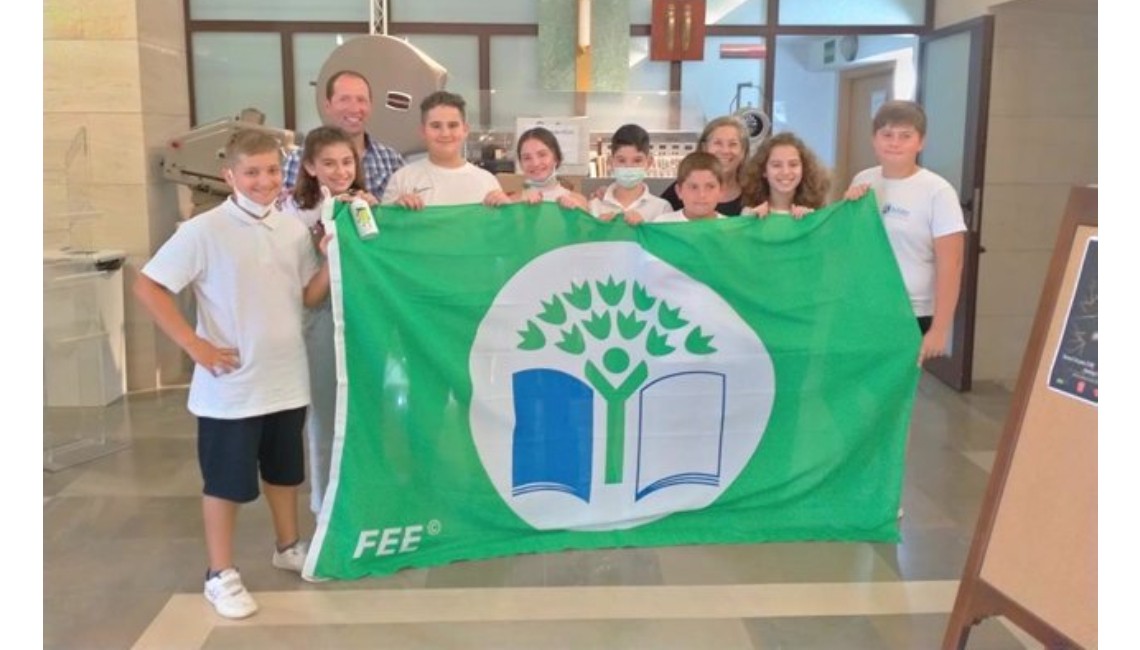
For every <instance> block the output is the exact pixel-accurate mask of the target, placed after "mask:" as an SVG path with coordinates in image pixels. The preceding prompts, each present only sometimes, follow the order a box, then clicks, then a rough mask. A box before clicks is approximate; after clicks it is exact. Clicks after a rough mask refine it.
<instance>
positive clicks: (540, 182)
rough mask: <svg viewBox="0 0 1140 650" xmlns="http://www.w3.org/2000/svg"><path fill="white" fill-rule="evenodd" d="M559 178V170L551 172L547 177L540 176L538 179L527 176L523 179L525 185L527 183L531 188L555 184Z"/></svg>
mask: <svg viewBox="0 0 1140 650" xmlns="http://www.w3.org/2000/svg"><path fill="white" fill-rule="evenodd" d="M557 179H558V173H557V172H550V176H547V177H546V178H538V179H533V178H525V179H523V185H525V186H527V187H528V188H531V189H534V188H538V187H546V186H547V185H553V184H554V182H555V181H556V180H557Z"/></svg>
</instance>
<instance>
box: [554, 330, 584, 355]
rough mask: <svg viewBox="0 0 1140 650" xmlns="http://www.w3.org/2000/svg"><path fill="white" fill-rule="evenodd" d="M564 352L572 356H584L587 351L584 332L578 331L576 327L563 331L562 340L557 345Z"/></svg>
mask: <svg viewBox="0 0 1140 650" xmlns="http://www.w3.org/2000/svg"><path fill="white" fill-rule="evenodd" d="M555 345H557V346H558V347H559V348H561V349H562V351H563V352H569V353H570V354H582V353H583V352H585V351H586V339H585V337H583V336H582V330H580V329H578V326H577V325H575V326H574V327H571V328H570V329H569V330H562V340H561V341H559V342H558V343H555Z"/></svg>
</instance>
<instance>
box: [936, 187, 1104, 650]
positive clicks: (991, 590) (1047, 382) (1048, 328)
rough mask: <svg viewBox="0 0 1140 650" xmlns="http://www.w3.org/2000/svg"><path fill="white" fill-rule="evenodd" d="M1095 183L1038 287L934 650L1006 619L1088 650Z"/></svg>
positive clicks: (1077, 204)
mask: <svg viewBox="0 0 1140 650" xmlns="http://www.w3.org/2000/svg"><path fill="white" fill-rule="evenodd" d="M1097 241H1098V237H1097V190H1096V188H1095V187H1075V188H1073V190H1072V192H1071V193H1070V195H1069V203H1068V206H1067V207H1066V209H1065V215H1064V220H1063V222H1062V224H1061V231H1060V233H1059V234H1058V236H1057V244H1056V247H1055V248H1054V251H1053V259H1052V261H1051V262H1050V265H1049V273H1048V275H1047V276H1046V279H1045V286H1044V289H1043V290H1042V292H1041V301H1040V303H1039V304H1038V307H1037V315H1036V317H1035V318H1034V321H1033V330H1032V333H1031V335H1030V337H1029V343H1028V344H1027V345H1026V349H1025V357H1024V359H1023V360H1022V363H1021V370H1020V374H1019V375H1018V380H1017V388H1016V390H1015V392H1014V395H1013V402H1012V404H1011V406H1010V411H1009V415H1008V417H1007V419H1006V423H1005V430H1004V431H1003V433H1002V438H1001V442H1000V444H999V446H998V451H997V457H996V458H995V460H994V467H993V471H992V472H991V474H990V483H989V487H988V488H987V490H986V496H985V500H984V501H983V504H982V512H981V514H980V515H979V517H978V524H977V528H976V529H975V531H974V539H973V543H972V544H971V546H970V553H969V556H968V557H967V559H966V567H965V569H964V571H963V574H962V581H961V583H960V584H959V586H958V597H957V599H956V600H955V602H954V610H953V611H952V612H951V613H950V622H949V625H948V626H947V629H946V636H945V637H944V639H943V643H942V647H943V650H955V649H958V650H961V649H964V648H966V647H967V645H966V642H967V640H968V638H969V633H970V628H971V627H972V626H973V625H975V624H976V623H979V622H980V621H981V620H983V619H985V618H988V617H991V616H1004V617H1006V618H1007V619H1008V620H1010V621H1011V622H1013V623H1014V624H1015V625H1017V626H1018V627H1020V628H1022V629H1023V630H1025V631H1026V632H1028V633H1029V634H1031V635H1033V636H1034V637H1035V638H1037V639H1038V640H1039V641H1041V642H1042V643H1043V644H1045V645H1046V647H1048V648H1051V649H1052V648H1095V647H1097V401H1098V399H1099V386H1098V383H1097V347H1098V330H1097Z"/></svg>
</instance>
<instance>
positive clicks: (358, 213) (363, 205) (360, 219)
mask: <svg viewBox="0 0 1140 650" xmlns="http://www.w3.org/2000/svg"><path fill="white" fill-rule="evenodd" d="M352 221H353V223H355V224H356V234H357V235H360V238H361V239H372V238H373V237H375V236H376V235H378V234H380V229H379V228H377V227H376V220H375V219H374V218H373V217H372V208H371V207H369V206H368V201H365V200H364V199H362V198H360V197H359V196H358V197H356V198H355V199H353V200H352Z"/></svg>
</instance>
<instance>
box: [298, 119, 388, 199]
mask: <svg viewBox="0 0 1140 650" xmlns="http://www.w3.org/2000/svg"><path fill="white" fill-rule="evenodd" d="M303 153H304V150H303V149H302V148H301V147H297V148H296V149H294V150H293V151H292V152H290V153H289V155H288V156H286V157H285V164H284V170H283V171H284V173H285V189H286V191H289V190H292V189H293V186H295V185H296V184H297V172H298V171H300V169H301V154H303ZM362 162H363V165H364V188H365V189H366V190H368V192H369V193H371V194H372V196H375V197H376V199H377V200H379V199H380V197H381V196H384V188H385V187H387V186H388V179H389V178H392V174H394V173H396V170H397V169H399V168H401V167H403V166H404V157H403V156H401V155H400V152H398V151H396V150H395V149H393V148H391V147H386V146H384V145H382V144H380V143H379V142H377V141H375V140H373V139H372V137H371V136H369V135H368V134H367V133H365V134H364V160H363V161H362Z"/></svg>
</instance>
